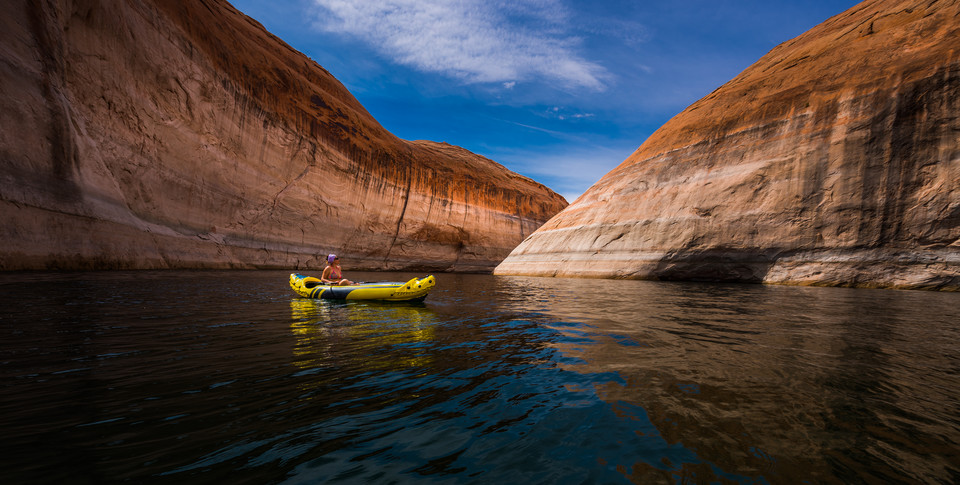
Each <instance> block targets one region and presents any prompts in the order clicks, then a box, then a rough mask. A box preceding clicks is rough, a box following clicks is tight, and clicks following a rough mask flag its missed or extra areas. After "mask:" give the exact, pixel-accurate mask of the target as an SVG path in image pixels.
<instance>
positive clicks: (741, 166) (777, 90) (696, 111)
mask: <svg viewBox="0 0 960 485" xmlns="http://www.w3.org/2000/svg"><path fill="white" fill-rule="evenodd" d="M495 274H526V275H545V276H551V275H552V276H583V277H602V278H645V279H647V278H648V279H693V280H723V281H746V282H771V283H788V284H815V285H845V286H877V287H901V288H942V289H958V288H960V5H958V2H957V1H955V0H954V1H947V0H940V1H923V2H920V1H866V2H863V3H861V4H859V5H857V6H856V7H854V8H852V9H850V10H848V11H847V12H844V13H842V14H840V15H837V16H835V17H833V18H831V19H829V20H827V21H826V22H824V23H823V24H821V25H819V26H817V27H815V28H814V29H812V30H810V31H809V32H807V33H806V34H804V35H802V36H800V37H798V38H796V39H794V40H792V41H789V42H786V43H784V44H782V45H780V46H778V47H776V48H775V49H773V50H772V51H771V52H770V53H768V54H767V55H766V56H764V57H763V58H762V59H760V60H759V61H758V62H757V63H756V64H754V65H753V66H751V67H749V68H748V69H746V70H745V71H744V72H743V73H741V74H740V75H739V76H737V77H736V78H735V79H733V80H732V81H730V82H728V83H727V84H725V85H723V86H721V87H720V88H718V89H717V90H716V91H714V92H713V93H711V94H710V95H708V96H707V97H705V98H703V99H701V100H700V101H698V102H696V103H694V104H693V105H691V106H690V107H689V108H687V109H686V110H685V111H683V112H682V113H680V114H678V115H677V116H676V117H674V118H673V119H671V120H670V121H669V122H667V123H666V124H665V125H664V126H663V127H661V128H660V129H659V130H658V131H657V132H655V133H654V134H653V135H652V136H651V137H650V138H649V139H648V140H647V141H646V142H644V143H643V145H642V146H640V148H639V149H637V151H636V152H634V153H633V154H632V155H631V156H630V157H629V158H627V160H625V161H624V162H623V163H622V164H621V165H620V166H618V167H617V168H616V169H614V170H613V171H611V172H610V173H608V174H607V175H606V176H604V177H603V178H602V179H601V180H600V181H599V182H597V183H596V184H595V185H594V186H593V187H591V188H590V189H589V190H588V191H587V192H586V193H585V194H584V195H583V196H582V197H580V198H579V199H578V200H577V201H575V202H574V203H572V204H571V205H570V206H568V207H567V208H566V209H565V210H563V211H562V212H561V213H560V214H558V215H557V216H555V217H554V218H553V219H551V220H550V221H548V222H547V223H546V224H545V225H544V226H542V227H541V228H540V229H539V230H537V232H535V233H534V234H533V235H532V236H530V237H529V238H528V239H527V240H525V241H524V242H523V243H522V244H521V245H520V246H518V247H517V249H515V250H514V251H513V252H512V253H511V255H510V256H509V257H508V258H507V259H506V260H505V261H504V262H503V263H502V264H500V265H499V266H498V267H497V269H496V270H495Z"/></svg>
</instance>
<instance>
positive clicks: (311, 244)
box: [0, 0, 566, 271]
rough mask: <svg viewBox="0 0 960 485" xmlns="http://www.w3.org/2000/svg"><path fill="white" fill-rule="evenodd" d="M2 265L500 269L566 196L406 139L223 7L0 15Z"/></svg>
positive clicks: (79, 6) (84, 4)
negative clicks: (328, 258) (332, 264)
mask: <svg viewBox="0 0 960 485" xmlns="http://www.w3.org/2000/svg"><path fill="white" fill-rule="evenodd" d="M0 93H2V95H0V127H2V130H0V163H2V167H0V240H2V241H3V244H2V246H0V270H21V269H119V268H301V269H310V268H318V267H322V265H323V257H324V256H325V255H326V254H327V253H330V252H336V253H338V254H342V255H343V256H344V260H345V261H344V266H345V268H347V269H348V270H355V269H357V270H359V269H411V270H412V269H417V270H419V269H424V270H432V271H442V270H450V271H490V270H491V269H492V268H493V267H494V266H495V265H496V264H497V263H498V262H500V261H501V260H502V259H503V258H504V257H505V256H506V255H507V254H508V253H509V251H510V250H511V249H513V248H514V247H515V246H516V245H517V244H518V243H519V242H520V241H521V240H523V238H524V237H526V236H528V235H529V234H530V233H532V232H533V231H534V230H535V229H536V228H537V227H539V226H540V225H541V224H542V223H543V222H545V221H546V220H547V219H549V218H550V217H551V216H552V215H554V214H556V213H557V212H558V211H559V210H560V209H562V208H563V207H564V206H565V205H566V201H564V200H563V198H562V197H560V196H559V195H557V194H555V193H554V192H552V191H550V190H549V189H547V188H546V187H544V186H542V185H540V184H538V183H536V182H534V181H532V180H530V179H527V178H525V177H522V176H519V175H517V174H514V173H512V172H510V171H508V170H507V169H506V168H504V167H503V166H501V165H499V164H497V163H495V162H493V161H491V160H488V159H486V158H483V157H481V156H478V155H475V154H473V153H470V152H468V151H466V150H463V149H461V148H457V147H453V146H450V145H446V144H442V143H433V142H427V141H415V142H410V141H404V140H400V139H398V138H397V137H395V136H393V135H392V134H391V133H389V132H387V131H386V130H385V129H384V128H383V127H382V126H380V125H379V124H378V123H377V122H376V120H374V119H373V117H371V116H370V114H369V113H367V111H366V110H365V109H364V108H363V107H362V106H361V105H360V104H359V102H357V100H356V99H355V98H354V97H353V96H352V95H351V94H350V93H349V92H348V91H347V90H346V89H345V88H344V86H343V85H341V84H340V83H339V82H338V81H337V80H336V79H335V78H334V77H333V76H332V75H331V74H330V73H328V72H327V71H325V70H324V69H323V68H322V67H320V66H319V65H317V64H316V63H315V62H313V61H311V60H310V59H308V58H307V57H306V56H304V55H303V54H301V53H299V52H297V51H295V50H293V49H292V48H290V47H289V46H288V45H286V44H285V43H283V42H282V41H280V40H279V39H277V38H276V37H274V36H272V35H271V34H270V33H269V32H267V31H266V30H264V29H263V27H262V26H261V25H260V24H258V23H257V22H255V21H253V20H251V19H250V18H248V17H246V16H245V15H243V14H242V13H240V12H238V11H237V10H235V9H234V8H233V7H231V6H230V5H229V4H228V3H227V2H226V1H224V0H195V1H189V2H166V1H155V0H131V1H121V0H98V1H93V0H59V1H56V0H54V1H44V2H29V1H25V0H18V1H14V2H12V3H11V4H10V5H5V8H4V14H3V15H2V16H0Z"/></svg>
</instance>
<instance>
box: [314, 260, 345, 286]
mask: <svg viewBox="0 0 960 485" xmlns="http://www.w3.org/2000/svg"><path fill="white" fill-rule="evenodd" d="M320 281H323V282H324V283H327V284H331V285H339V286H343V285H352V284H353V282H352V281H350V280H348V279H346V278H344V277H343V273H342V271H341V269H340V258H338V257H337V255H336V254H331V255H329V256H327V267H326V268H323V274H322V275H320Z"/></svg>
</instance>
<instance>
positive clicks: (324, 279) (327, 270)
mask: <svg viewBox="0 0 960 485" xmlns="http://www.w3.org/2000/svg"><path fill="white" fill-rule="evenodd" d="M332 269H333V268H331V267H330V266H327V267H326V268H323V274H322V275H320V281H322V282H324V283H336V281H333V280H331V279H329V278H327V277H328V276H330V271H331V270H332Z"/></svg>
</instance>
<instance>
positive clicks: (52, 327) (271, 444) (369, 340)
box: [0, 271, 960, 485]
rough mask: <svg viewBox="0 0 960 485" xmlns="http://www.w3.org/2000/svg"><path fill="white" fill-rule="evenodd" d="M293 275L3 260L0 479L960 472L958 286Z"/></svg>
mask: <svg viewBox="0 0 960 485" xmlns="http://www.w3.org/2000/svg"><path fill="white" fill-rule="evenodd" d="M288 274H289V272H282V271H249V272H242V271H230V272H226V271H225V272H187V271H168V272H103V273H65V274H54V273H42V274H36V273H26V274H25V273H17V274H2V275H0V305H2V306H0V387H2V394H0V438H2V440H0V483H5V484H11V483H14V484H15V483H114V482H124V481H127V482H131V483H231V484H234V483H257V484H260V483H498V484H499V483H519V484H524V485H529V484H537V483H631V482H632V483H803V482H807V483H957V482H960V352H958V346H960V294H956V293H934V292H919V291H910V292H908V291H892V290H857V289H838V288H801V287H778V286H759V285H713V284H676V283H656V282H641V281H609V280H579V279H549V278H519V277H494V276H488V275H454V274H438V275H436V276H437V279H438V287H437V288H436V289H435V290H434V291H433V292H432V293H431V294H430V296H429V297H428V298H427V300H426V302H425V303H421V304H403V303H401V304H385V303H363V302H351V303H338V302H329V301H320V300H308V299H302V298H299V297H297V296H296V295H295V294H294V293H293V292H292V291H291V290H290V289H289V287H288V286H287V279H288ZM347 276H348V277H351V278H354V279H361V280H367V281H375V280H391V281H404V280H406V279H408V278H409V277H412V276H424V275H414V274H409V273H379V274H377V273H349V274H348V275H347Z"/></svg>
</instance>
